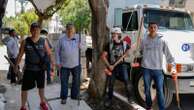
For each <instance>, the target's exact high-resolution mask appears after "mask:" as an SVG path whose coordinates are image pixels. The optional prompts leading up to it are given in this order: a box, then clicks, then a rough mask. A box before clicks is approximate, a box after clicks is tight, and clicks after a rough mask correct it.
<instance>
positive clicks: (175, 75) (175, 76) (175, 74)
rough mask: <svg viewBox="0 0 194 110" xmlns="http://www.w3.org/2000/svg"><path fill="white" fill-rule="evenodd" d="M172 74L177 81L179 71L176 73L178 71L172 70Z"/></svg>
mask: <svg viewBox="0 0 194 110" xmlns="http://www.w3.org/2000/svg"><path fill="white" fill-rule="evenodd" d="M170 73H171V75H172V78H173V79H177V71H176V69H174V68H172V69H171V72H170Z"/></svg>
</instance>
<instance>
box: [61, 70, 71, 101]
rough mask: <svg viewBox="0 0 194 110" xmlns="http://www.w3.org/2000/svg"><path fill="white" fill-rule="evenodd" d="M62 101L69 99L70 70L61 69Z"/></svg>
mask: <svg viewBox="0 0 194 110" xmlns="http://www.w3.org/2000/svg"><path fill="white" fill-rule="evenodd" d="M60 72H61V73H60V74H61V96H60V97H61V99H65V100H66V99H67V97H68V82H69V75H70V69H68V68H63V67H62V68H61V71H60Z"/></svg>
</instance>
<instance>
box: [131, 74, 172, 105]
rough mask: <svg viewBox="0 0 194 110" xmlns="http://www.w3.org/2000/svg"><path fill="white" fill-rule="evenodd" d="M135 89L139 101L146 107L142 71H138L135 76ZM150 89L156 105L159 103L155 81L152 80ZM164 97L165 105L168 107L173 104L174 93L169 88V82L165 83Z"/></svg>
mask: <svg viewBox="0 0 194 110" xmlns="http://www.w3.org/2000/svg"><path fill="white" fill-rule="evenodd" d="M134 89H135V96H136V99H137V101H138V103H139V104H140V105H141V106H143V107H146V104H145V94H144V82H143V75H142V73H137V75H136V76H135V84H134ZM150 91H151V96H152V102H153V105H155V104H157V97H156V87H155V85H154V81H152V83H151V88H150ZM164 97H165V107H166V108H167V107H168V106H169V105H170V104H171V102H172V99H173V93H172V92H171V91H170V89H169V88H168V85H167V83H164Z"/></svg>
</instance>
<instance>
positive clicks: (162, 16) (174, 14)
mask: <svg viewBox="0 0 194 110" xmlns="http://www.w3.org/2000/svg"><path fill="white" fill-rule="evenodd" d="M149 22H156V23H157V24H158V26H159V29H176V30H177V29H179V30H192V29H193V24H192V20H191V17H190V15H189V14H187V13H185V12H178V11H166V10H156V9H145V10H144V25H145V27H146V28H147V27H148V23H149Z"/></svg>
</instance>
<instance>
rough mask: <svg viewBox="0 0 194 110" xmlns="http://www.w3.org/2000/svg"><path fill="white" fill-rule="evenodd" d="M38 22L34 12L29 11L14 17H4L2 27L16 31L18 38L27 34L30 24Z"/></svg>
mask: <svg viewBox="0 0 194 110" xmlns="http://www.w3.org/2000/svg"><path fill="white" fill-rule="evenodd" d="M37 20H38V16H37V15H36V13H35V12H34V10H29V11H27V12H24V13H22V14H18V15H16V16H15V17H4V19H3V22H4V27H11V28H14V29H15V30H16V32H17V33H18V34H19V35H20V36H24V35H28V34H29V27H30V24H31V23H32V22H34V21H37Z"/></svg>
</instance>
